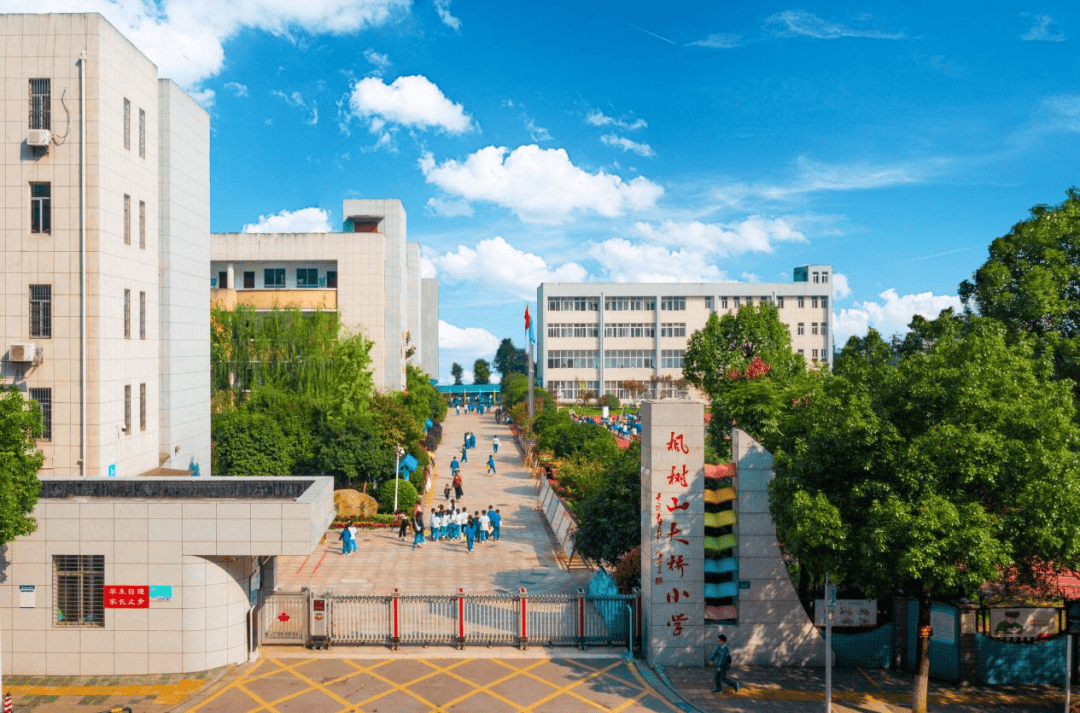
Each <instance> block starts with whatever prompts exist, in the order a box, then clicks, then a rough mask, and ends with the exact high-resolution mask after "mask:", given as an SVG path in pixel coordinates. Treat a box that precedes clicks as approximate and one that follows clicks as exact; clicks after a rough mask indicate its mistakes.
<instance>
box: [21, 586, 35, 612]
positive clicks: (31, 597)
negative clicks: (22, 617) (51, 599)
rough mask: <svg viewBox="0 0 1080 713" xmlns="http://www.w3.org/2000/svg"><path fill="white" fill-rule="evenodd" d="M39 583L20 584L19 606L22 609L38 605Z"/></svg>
mask: <svg viewBox="0 0 1080 713" xmlns="http://www.w3.org/2000/svg"><path fill="white" fill-rule="evenodd" d="M36 600H37V585H34V584H20V585H19V608H20V609H33V608H34V607H36V606H37V601H36Z"/></svg>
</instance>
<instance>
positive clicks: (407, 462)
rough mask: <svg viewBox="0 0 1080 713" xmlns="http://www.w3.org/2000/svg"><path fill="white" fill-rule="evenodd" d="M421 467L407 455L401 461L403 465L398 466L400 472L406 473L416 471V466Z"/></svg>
mask: <svg viewBox="0 0 1080 713" xmlns="http://www.w3.org/2000/svg"><path fill="white" fill-rule="evenodd" d="M418 465H420V464H419V463H418V462H417V460H416V459H415V458H413V457H412V455H411V454H409V453H406V454H405V457H404V458H402V459H401V465H399V466H398V472H399V473H400V472H401V471H405V472H406V473H412V472H413V471H415V470H416V466H418Z"/></svg>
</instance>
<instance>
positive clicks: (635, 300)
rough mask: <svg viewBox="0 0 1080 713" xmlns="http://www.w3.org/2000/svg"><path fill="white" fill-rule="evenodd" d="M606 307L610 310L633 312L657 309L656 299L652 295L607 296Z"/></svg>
mask: <svg viewBox="0 0 1080 713" xmlns="http://www.w3.org/2000/svg"><path fill="white" fill-rule="evenodd" d="M604 309H605V310H606V311H609V312H633V311H638V312H640V311H645V310H655V309H656V300H655V299H654V298H652V297H607V298H605V299H604Z"/></svg>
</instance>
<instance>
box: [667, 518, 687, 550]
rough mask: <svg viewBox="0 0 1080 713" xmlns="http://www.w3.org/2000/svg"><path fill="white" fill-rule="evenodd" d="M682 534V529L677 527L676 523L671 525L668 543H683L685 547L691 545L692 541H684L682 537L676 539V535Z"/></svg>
mask: <svg viewBox="0 0 1080 713" xmlns="http://www.w3.org/2000/svg"><path fill="white" fill-rule="evenodd" d="M681 534H682V529H680V528H679V527H678V525H676V524H675V523H671V529H670V530H669V531H668V541H669V542H681V543H682V544H684V545H689V544H690V540H684V539H683V538H681V537H676V535H681Z"/></svg>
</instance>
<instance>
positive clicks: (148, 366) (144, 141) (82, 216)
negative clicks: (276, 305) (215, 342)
mask: <svg viewBox="0 0 1080 713" xmlns="http://www.w3.org/2000/svg"><path fill="white" fill-rule="evenodd" d="M0 35H2V36H3V42H2V43H0V79H2V81H0V91H2V92H3V97H4V101H3V102H0V117H2V125H3V132H4V134H3V135H4V142H3V152H4V153H3V165H4V173H3V175H2V176H0V181H3V185H4V189H3V190H2V191H0V207H2V210H3V216H4V220H3V222H2V224H0V235H2V239H0V250H2V254H3V260H2V264H0V281H2V283H3V304H4V317H3V320H0V354H2V355H3V359H2V362H0V381H2V382H3V383H4V384H15V385H16V386H18V388H20V389H21V390H22V391H23V392H24V393H25V394H26V395H27V396H29V397H31V398H33V399H35V400H37V401H38V403H39V404H40V406H41V409H42V412H43V416H44V420H45V433H44V438H43V439H42V440H41V441H40V442H39V446H40V447H41V450H42V451H43V452H44V454H45V458H46V460H45V466H44V468H43V469H42V474H43V475H46V476H47V475H51V474H65V475H67V474H72V473H75V474H81V475H139V474H143V473H147V472H151V471H154V470H156V469H159V468H162V467H164V468H175V469H181V468H185V469H186V468H188V467H189V466H192V465H195V466H202V467H204V468H208V467H209V464H210V424H209V419H208V418H207V417H206V414H207V411H208V408H209V398H210V378H209V376H210V375H209V371H208V369H207V368H206V364H207V362H208V360H209V354H210V347H209V314H208V313H207V312H208V311H207V309H206V305H207V290H206V286H205V275H206V271H207V269H208V262H209V252H208V243H209V232H210V231H209V186H210V180H209V155H210V144H209V136H210V125H209V117H208V115H207V114H206V112H205V111H204V110H203V109H202V108H201V107H199V106H198V105H197V104H196V103H195V102H194V100H192V99H191V98H190V97H189V96H187V95H186V94H185V93H184V92H183V91H181V90H180V89H179V88H178V87H177V86H176V85H175V84H174V83H172V82H171V81H169V80H167V79H159V78H158V73H157V67H156V66H155V65H154V64H153V63H152V62H151V61H150V60H149V59H147V57H146V56H145V55H143V54H142V52H140V51H139V50H138V49H137V48H136V47H135V46H134V45H132V44H131V42H129V41H128V40H127V39H126V38H125V37H124V36H123V35H121V34H120V33H119V32H118V31H117V30H116V29H114V28H113V27H112V26H111V25H110V24H109V23H108V22H107V21H106V20H105V19H104V18H102V17H101V16H100V15H96V14H50V15H29V14H26V15H18V14H12V15H0Z"/></svg>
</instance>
